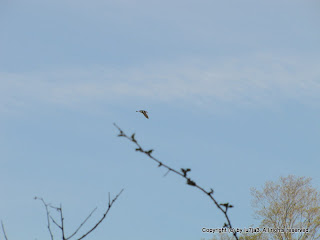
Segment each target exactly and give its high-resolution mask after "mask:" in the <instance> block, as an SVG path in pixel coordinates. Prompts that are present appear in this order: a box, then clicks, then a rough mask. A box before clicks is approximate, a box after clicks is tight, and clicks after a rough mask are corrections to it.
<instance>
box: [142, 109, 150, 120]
mask: <svg viewBox="0 0 320 240" xmlns="http://www.w3.org/2000/svg"><path fill="white" fill-rule="evenodd" d="M142 113H143V115H144V116H145V117H146V118H148V119H149V116H148V114H147V112H146V111H143V112H142Z"/></svg>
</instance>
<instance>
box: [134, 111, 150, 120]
mask: <svg viewBox="0 0 320 240" xmlns="http://www.w3.org/2000/svg"><path fill="white" fill-rule="evenodd" d="M136 112H140V113H142V114H143V115H144V116H145V117H146V118H148V119H149V116H148V114H147V113H148V112H147V111H145V110H139V111H136Z"/></svg>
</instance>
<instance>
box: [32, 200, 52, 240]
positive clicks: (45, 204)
mask: <svg viewBox="0 0 320 240" xmlns="http://www.w3.org/2000/svg"><path fill="white" fill-rule="evenodd" d="M34 199H35V200H37V199H39V200H41V202H42V203H43V205H44V207H45V208H46V212H47V223H48V231H49V233H50V237H51V240H54V238H53V234H52V231H51V226H50V218H51V215H50V212H49V209H48V206H50V205H49V204H47V203H46V202H45V201H44V200H43V198H38V197H35V198H34ZM50 207H51V208H53V207H52V206H50Z"/></svg>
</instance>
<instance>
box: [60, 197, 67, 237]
mask: <svg viewBox="0 0 320 240" xmlns="http://www.w3.org/2000/svg"><path fill="white" fill-rule="evenodd" d="M60 219H61V234H62V240H65V239H66V238H65V237H64V224H63V220H64V218H63V213H62V205H61V203H60Z"/></svg>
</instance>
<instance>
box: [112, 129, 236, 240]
mask: <svg viewBox="0 0 320 240" xmlns="http://www.w3.org/2000/svg"><path fill="white" fill-rule="evenodd" d="M113 125H114V126H115V127H116V128H117V129H118V130H119V132H120V134H119V135H118V136H119V137H124V138H126V139H128V140H129V141H131V142H133V143H134V144H135V145H136V146H137V148H136V151H138V152H142V153H144V154H145V155H147V156H148V157H149V158H150V159H152V160H153V161H155V162H157V163H158V167H164V168H166V169H167V170H168V172H170V171H171V172H174V173H175V174H177V175H179V176H181V177H183V178H185V179H186V180H187V184H188V185H190V186H194V187H196V188H198V189H199V190H200V191H202V192H203V193H205V194H206V195H207V196H208V197H209V198H210V199H211V201H213V203H214V204H215V205H216V207H217V208H218V209H219V210H220V211H221V212H222V213H223V214H224V216H225V218H226V220H227V223H225V227H229V228H232V225H231V221H230V219H229V216H228V214H227V211H228V208H231V207H233V206H232V205H229V204H228V205H227V206H224V205H222V206H220V204H219V203H218V202H217V201H216V199H215V198H214V197H213V196H212V195H213V190H212V189H210V191H206V190H205V189H204V188H203V187H201V186H199V185H198V184H196V182H195V181H193V180H191V179H190V178H189V177H187V173H188V172H190V171H191V169H190V168H187V169H183V168H182V169H181V172H182V173H181V172H179V171H177V170H175V169H173V168H171V167H169V166H168V165H166V164H164V163H163V162H161V161H159V160H158V159H156V158H155V157H153V156H152V151H151V150H148V151H147V150H144V149H143V148H142V146H141V145H140V144H139V143H138V141H137V140H136V139H135V138H134V139H133V138H132V137H128V136H127V135H126V134H125V133H124V132H123V130H122V129H121V128H120V127H118V125H117V124H115V123H114V124H113ZM133 140H134V141H133ZM166 174H167V173H166ZM222 207H225V209H223V208H222ZM233 235H234V237H235V238H236V239H237V240H238V236H237V233H236V232H234V233H233Z"/></svg>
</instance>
